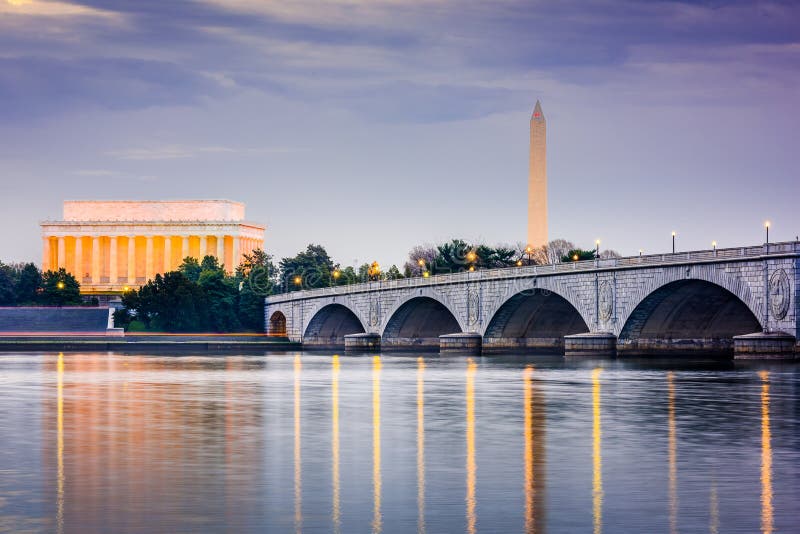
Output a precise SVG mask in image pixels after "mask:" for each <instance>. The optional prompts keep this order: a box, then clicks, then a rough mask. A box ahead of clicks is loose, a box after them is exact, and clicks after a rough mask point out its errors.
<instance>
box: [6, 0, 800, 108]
mask: <svg viewBox="0 0 800 534" xmlns="http://www.w3.org/2000/svg"><path fill="white" fill-rule="evenodd" d="M79 3H80V4H82V5H84V6H87V7H93V8H96V9H100V10H103V11H104V12H111V13H114V14H116V15H117V17H118V18H119V19H120V20H122V21H123V22H122V23H118V22H117V23H109V22H104V20H103V19H102V18H93V17H91V16H88V17H75V18H73V19H70V20H67V21H64V20H62V21H60V22H59V23H60V24H62V25H64V27H65V28H68V29H72V31H73V32H74V33H75V34H76V35H79V36H80V38H79V39H74V38H68V39H65V38H64V35H65V32H64V31H56V32H48V31H33V30H34V29H35V28H36V25H37V24H45V25H48V24H53V22H52V19H49V20H48V19H38V18H35V17H34V18H32V19H30V20H27V19H20V20H21V23H20V24H19V25H18V26H16V27H8V28H7V30H8V31H4V32H3V33H2V34H0V46H2V47H3V50H4V59H0V69H2V70H1V71H0V96H2V97H3V100H2V102H0V116H2V117H4V118H12V119H13V118H25V117H28V116H39V115H43V114H46V113H57V112H61V111H67V110H75V109H81V108H83V107H86V106H99V107H103V108H110V109H137V108H145V107H150V106H158V105H167V106H168V105H194V104H197V103H198V102H201V101H202V100H203V99H204V98H208V97H219V96H221V95H225V94H228V93H233V92H235V91H237V90H241V89H242V88H247V89H256V90H258V91H263V92H268V93H272V94H279V95H282V96H284V97H287V98H300V99H303V98H309V97H313V98H315V99H318V100H323V101H328V102H331V103H333V104H335V105H338V106H342V107H345V108H347V109H349V110H351V111H353V112H356V113H360V114H365V115H366V116H369V117H373V118H378V119H380V120H410V121H436V120H459V119H467V118H474V117H476V116H483V115H485V114H490V113H494V112H497V111H504V110H507V109H510V108H513V106H515V105H517V102H518V101H521V100H522V99H520V98H518V91H517V90H515V89H514V88H513V84H509V85H508V87H504V86H503V83H502V82H500V81H498V80H512V79H514V78H518V77H520V76H525V75H529V74H530V73H538V75H540V76H545V77H548V78H550V79H553V80H556V81H562V82H567V83H572V84H589V83H602V82H604V81H607V80H613V79H615V78H616V77H618V76H619V71H620V69H621V68H623V67H624V66H625V65H626V64H628V63H629V62H630V61H631V59H632V58H634V57H635V59H636V62H637V63H647V62H648V61H653V62H661V63H670V62H691V61H697V62H709V63H715V62H717V63H719V62H724V61H727V60H729V59H730V57H729V56H730V54H741V52H739V51H735V52H726V49H728V48H734V47H741V46H747V45H783V44H787V43H797V42H800V24H798V21H800V6H799V5H797V4H796V3H789V2H747V1H734V2H722V1H707V2H702V1H697V2H690V1H684V2H676V1H670V2H666V1H664V2H661V1H650V0H646V1H645V0H629V1H627V2H621V1H617V0H613V1H612V0H596V1H585V0H580V1H579V0H564V1H559V2H544V1H517V2H477V1H475V2H455V1H453V2H432V3H425V2H422V3H418V4H394V3H390V4H376V5H372V6H369V8H361V9H359V8H354V7H352V6H343V5H341V4H337V3H335V2H334V3H331V4H326V3H320V4H319V5H318V6H317V7H316V8H315V7H314V5H313V4H310V3H303V4H301V5H302V6H305V8H306V9H308V11H309V12H307V13H303V16H296V15H286V14H284V15H283V16H280V17H278V16H277V15H276V14H275V13H272V12H270V11H269V10H266V9H265V10H262V11H256V12H253V13H245V12H240V11H234V10H232V9H230V8H228V7H225V6H224V5H223V4H219V5H217V4H211V3H206V2H186V1H180V2H163V1H156V0H139V1H137V2H130V1H123V0H81V1H80V2H79ZM326 10H330V12H331V13H334V12H335V14H336V15H337V16H336V17H333V16H331V17H326V16H325V13H326ZM348 17H349V18H348ZM348 20H349V21H351V22H349V23H348ZM60 29H62V30H63V29H64V28H60ZM720 50H722V52H720ZM101 54H102V56H103V57H102V58H101V57H98V56H99V55H101ZM726 54H727V55H726ZM362 55H363V58H364V59H363V60H362ZM738 60H739V61H752V62H753V63H754V69H756V70H758V69H763V68H766V67H769V68H774V69H777V70H780V69H781V68H786V69H792V70H795V69H796V66H797V63H798V54H797V52H794V53H792V52H786V51H783V52H782V53H776V52H775V51H774V50H771V49H769V48H762V49H760V51H757V52H752V53H751V55H750V56H748V57H739V58H738ZM215 77H216V78H215ZM219 79H225V80H229V81H231V82H234V83H230V84H228V85H225V84H220V83H219V82H217V81H215V80H219ZM506 83H508V82H506ZM528 100H529V99H528ZM526 101H527V100H526Z"/></svg>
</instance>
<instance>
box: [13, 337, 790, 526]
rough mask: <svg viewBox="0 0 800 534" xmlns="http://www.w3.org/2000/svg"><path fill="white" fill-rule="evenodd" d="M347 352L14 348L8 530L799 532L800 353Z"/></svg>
mask: <svg viewBox="0 0 800 534" xmlns="http://www.w3.org/2000/svg"><path fill="white" fill-rule="evenodd" d="M331 356H332V355H323V354H307V353H303V354H300V355H298V356H296V355H295V354H290V355H268V356H252V357H241V356H231V357H207V356H204V357H193V356H181V357H174V356H170V357H158V356H119V355H114V354H80V355H75V354H64V355H59V354H57V353H56V354H51V355H42V356H38V357H37V356H3V357H0V391H2V392H3V395H2V396H0V532H23V531H32V532H61V533H65V534H70V533H73V532H76V533H80V534H85V533H95V532H96V533H101V532H114V533H122V534H127V533H132V532H152V531H164V532H237V533H238V532H243V533H247V532H261V531H269V532H295V531H302V532H365V531H370V530H372V531H375V532H381V531H385V532H390V531H391V532H413V531H414V530H417V531H418V532H419V533H422V532H453V531H467V532H476V531H477V530H481V531H484V532H519V531H524V532H528V533H533V532H536V533H539V532H586V531H589V532H597V533H600V532H602V531H606V532H668V531H674V530H676V529H680V531H682V532H703V531H706V532H712V533H718V532H725V533H726V534H728V533H747V534H750V533H752V532H761V533H762V534H776V533H778V532H792V531H793V530H795V529H796V527H795V525H796V523H795V521H796V509H797V507H796V502H797V500H798V498H800V447H798V442H797V439H796V438H797V436H798V435H800V422H799V420H798V408H797V407H798V406H800V396H799V395H800V367H798V366H785V365H784V366H773V367H769V368H768V369H769V371H766V370H765V371H763V372H761V373H757V372H756V371H758V370H759V369H762V368H766V366H764V367H761V368H757V369H755V370H754V369H753V367H752V366H751V367H742V368H734V367H732V366H727V367H725V366H709V367H708V368H697V367H696V368H689V369H686V368H684V369H674V370H673V369H664V368H663V366H662V367H656V366H650V367H647V366H642V367H637V365H636V364H633V363H628V362H604V363H603V370H602V371H601V370H600V369H599V368H598V369H594V370H593V369H592V367H594V364H592V363H588V362H586V361H585V360H584V361H581V362H563V361H556V362H552V361H548V360H544V359H536V358H530V359H522V358H520V359H519V361H517V360H511V359H507V360H503V359H495V358H486V359H480V360H478V359H475V360H474V361H467V360H466V359H462V358H436V357H431V358H424V359H422V358H418V357H417V355H413V356H404V355H395V354H392V355H390V356H382V357H376V358H372V357H369V358H364V357H350V356H345V355H341V356H333V358H332V357H331ZM478 362H480V363H478ZM587 363H588V365H589V366H590V367H588V368H587ZM478 370H480V374H478ZM67 371H69V373H68V374H67ZM415 386H416V387H415ZM665 386H666V387H665ZM590 389H591V393H590V392H589V390H590ZM476 396H480V401H481V405H480V406H477V404H476V403H477V399H476ZM665 400H666V401H667V402H666V403H665V402H664V401H665ZM678 400H680V405H678ZM384 401H385V402H384ZM545 401H546V402H545ZM609 401H612V402H609ZM520 402H522V406H520ZM590 405H591V411H590V410H589V409H588V408H589V406H590ZM477 408H480V409H477ZM678 408H680V409H681V413H680V420H678V413H677V409H678ZM545 413H546V417H545ZM370 415H372V418H370ZM665 415H666V417H664V416H665ZM678 423H680V424H681V427H680V429H678V428H677V424H678ZM520 425H522V427H523V428H520ZM478 430H480V431H478ZM678 430H680V433H681V435H680V443H679V444H680V447H681V450H680V452H681V456H680V458H678V457H677V445H678V436H677V432H678ZM590 433H591V436H589V434H590ZM545 437H546V440H545ZM590 440H591V449H592V450H591V453H590V452H589V441H590ZM545 441H546V442H547V450H546V451H545ZM773 448H774V449H773ZM773 450H774V451H775V452H774V453H773ZM545 452H547V453H548V454H547V458H546V457H545ZM590 455H591V459H590ZM370 457H371V460H372V461H371V462H370ZM383 458H386V459H387V461H386V462H383V461H382V460H383ZM546 460H549V461H548V462H547V463H545V461H546ZM678 460H680V463H678ZM478 462H480V463H481V477H480V478H477V463H478ZM603 468H605V469H603ZM665 468H666V469H665ZM545 475H546V476H545ZM678 475H680V481H679V483H678ZM590 485H591V492H592V495H591V498H590V496H589V493H588V488H589V486H590ZM581 488H585V489H584V490H581ZM384 490H385V491H384ZM545 490H546V498H545ZM478 493H480V503H478V502H477V494H478ZM678 503H680V505H679V506H678ZM478 505H480V507H481V508H480V510H478V508H477V506H478ZM678 514H680V515H678ZM478 515H480V520H481V523H480V529H478V526H479V525H478V524H477V516H478Z"/></svg>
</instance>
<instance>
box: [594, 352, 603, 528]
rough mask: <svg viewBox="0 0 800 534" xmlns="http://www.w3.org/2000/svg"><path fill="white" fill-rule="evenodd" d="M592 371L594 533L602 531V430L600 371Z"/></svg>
mask: <svg viewBox="0 0 800 534" xmlns="http://www.w3.org/2000/svg"><path fill="white" fill-rule="evenodd" d="M602 371H603V370H602V369H599V368H598V369H594V370H593V371H592V515H593V517H594V534H600V533H601V532H602V531H603V457H602V450H601V446H602V443H601V442H602V430H601V428H600V373H601V372H602Z"/></svg>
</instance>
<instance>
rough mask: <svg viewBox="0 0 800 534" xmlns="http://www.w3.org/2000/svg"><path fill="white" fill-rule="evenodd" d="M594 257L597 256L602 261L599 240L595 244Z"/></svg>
mask: <svg viewBox="0 0 800 534" xmlns="http://www.w3.org/2000/svg"><path fill="white" fill-rule="evenodd" d="M594 255H595V256H597V258H598V259H600V240H599V239H597V240H596V241H595V242H594Z"/></svg>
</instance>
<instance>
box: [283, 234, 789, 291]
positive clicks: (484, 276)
mask: <svg viewBox="0 0 800 534" xmlns="http://www.w3.org/2000/svg"><path fill="white" fill-rule="evenodd" d="M784 254H800V242H799V241H787V242H782V243H769V244H764V245H756V246H749V247H734V248H718V249H712V250H692V251H687V252H676V253H674V254H673V253H671V252H670V253H665V254H646V255H639V256H627V257H621V258H602V259H594V260H584V261H571V262H564V263H550V264H545V265H529V266H522V267H505V268H500V269H481V270H478V271H474V272H469V271H464V272H460V273H450V274H439V275H435V276H430V277H428V278H424V277H419V276H418V277H413V278H402V279H399V280H379V281H375V282H364V283H360V284H350V285H342V286H333V287H325V288H319V289H306V290H301V291H292V292H290V293H282V294H278V295H272V296H270V297H269V299H270V301H271V302H282V301H287V300H296V299H304V298H310V297H324V296H333V295H343V294H346V293H357V292H362V291H377V290H386V289H401V288H409V287H425V286H433V285H441V284H452V283H461V282H469V281H479V280H498V279H508V278H528V277H531V276H540V275H549V274H553V273H565V272H575V271H593V270H602V269H613V268H618V267H623V268H624V267H638V266H643V265H650V266H652V265H670V264H683V263H693V262H697V263H702V262H713V261H724V260H734V259H743V258H756V257H761V256H773V255H774V256H779V255H784Z"/></svg>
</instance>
